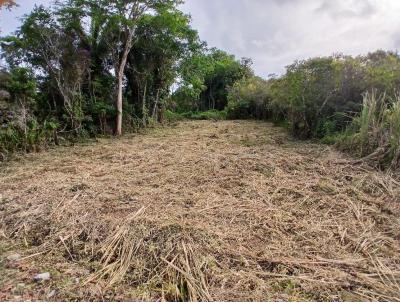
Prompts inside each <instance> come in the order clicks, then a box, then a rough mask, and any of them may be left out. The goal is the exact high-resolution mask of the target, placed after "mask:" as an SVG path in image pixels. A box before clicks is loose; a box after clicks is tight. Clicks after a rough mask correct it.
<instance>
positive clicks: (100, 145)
mask: <svg viewBox="0 0 400 302" xmlns="http://www.w3.org/2000/svg"><path fill="white" fill-rule="evenodd" d="M351 162H352V161H351V160H349V159H347V158H346V157H344V156H343V155H342V154H340V153H338V152H336V151H334V150H333V149H331V148H330V147H326V146H322V145H318V144H312V143H310V142H298V141H294V140H292V139H290V138H289V137H288V136H287V135H286V134H284V133H283V132H282V130H281V129H280V128H275V127H272V126H271V125H268V124H266V123H262V122H249V121H241V122H234V121H230V122H216V123H213V122H209V121H204V122H198V121H197V122H185V123H181V124H179V125H177V126H176V127H174V128H168V129H154V130H151V131H150V133H148V134H146V135H138V136H131V137H124V138H122V139H119V140H101V141H99V142H97V143H92V144H88V145H80V146H75V147H68V148H61V147H60V148H57V149H55V150H52V151H49V152H48V153H44V154H40V155H37V154H34V155H28V156H25V157H23V158H21V159H20V160H18V161H14V162H11V163H8V164H6V165H5V166H2V167H1V171H0V192H1V194H2V196H1V202H0V235H1V236H3V239H2V241H1V242H2V243H1V247H0V248H1V251H2V254H3V256H2V257H1V258H2V262H1V263H0V269H1V270H3V272H4V273H2V274H1V276H0V300H6V301H7V300H12V299H14V297H15V296H19V297H21V299H28V298H29V299H33V300H35V299H36V298H40V299H49V300H51V299H54V301H61V300H63V301H64V300H75V301H76V300H83V299H85V300H88V301H90V300H94V301H102V300H103V301H400V294H399V293H400V260H399V259H400V244H399V240H400V231H399V230H400V220H399V217H400V206H399V204H400V203H399V202H400V184H399V183H398V181H397V180H396V179H395V178H394V177H391V176H389V175H386V174H383V173H382V172H377V171H375V170H372V169H371V168H368V167H366V166H362V165H352V164H351ZM15 253H20V254H22V259H20V260H18V261H14V260H7V257H8V256H9V255H12V254H15ZM41 272H50V273H51V280H50V281H45V282H43V283H35V282H33V281H32V277H33V276H34V275H35V274H36V273H41ZM21 283H24V284H23V285H21ZM18 284H20V286H18Z"/></svg>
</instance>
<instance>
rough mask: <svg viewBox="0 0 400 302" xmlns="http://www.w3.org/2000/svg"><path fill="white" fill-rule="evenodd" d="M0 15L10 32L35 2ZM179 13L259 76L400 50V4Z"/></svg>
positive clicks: (238, 1)
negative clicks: (328, 58) (328, 59)
mask: <svg viewBox="0 0 400 302" xmlns="http://www.w3.org/2000/svg"><path fill="white" fill-rule="evenodd" d="M17 2H19V3H20V4H21V6H20V7H19V8H18V9H15V10H13V11H12V12H8V11H2V12H0V29H2V31H3V33H9V32H11V31H13V30H15V29H16V28H17V26H18V19H17V16H21V15H23V14H24V13H27V12H29V11H30V10H31V9H32V7H33V6H34V3H37V4H40V3H48V2H49V0H41V1H40V0H37V1H34V0H25V1H23V0H19V1H17ZM182 9H183V10H184V11H185V12H187V13H190V14H191V15H192V17H193V25H194V27H195V28H196V29H198V30H199V33H200V36H201V38H202V39H203V40H206V41H207V42H208V44H209V45H210V46H215V47H218V48H222V49H224V50H226V51H228V52H230V53H233V54H235V55H236V56H237V57H244V56H246V57H251V58H252V59H253V61H254V63H255V65H254V67H255V69H256V72H257V73H258V74H260V75H262V76H267V75H268V74H270V73H281V72H283V71H284V67H285V66H286V65H289V64H291V63H292V62H293V61H294V60H297V59H306V58H309V57H312V56H320V55H331V54H333V53H337V52H342V53H345V54H352V55H357V54H361V53H367V52H369V51H374V50H376V49H388V50H396V49H400V17H399V16H400V0H186V4H184V5H183V7H182Z"/></svg>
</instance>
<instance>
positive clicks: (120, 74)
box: [115, 29, 134, 136]
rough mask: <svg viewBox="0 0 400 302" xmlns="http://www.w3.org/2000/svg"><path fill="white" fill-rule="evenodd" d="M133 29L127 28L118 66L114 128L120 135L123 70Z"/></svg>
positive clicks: (130, 46) (129, 48) (130, 45)
mask: <svg viewBox="0 0 400 302" xmlns="http://www.w3.org/2000/svg"><path fill="white" fill-rule="evenodd" d="M133 32H134V30H133V29H129V32H128V37H127V39H126V43H125V49H124V53H123V54H122V58H121V62H120V64H119V67H118V74H117V76H118V93H117V102H116V104H115V105H116V106H115V107H116V109H117V120H116V128H115V135H117V136H120V135H122V88H123V84H124V71H125V66H126V61H127V60H128V55H129V52H130V51H131V48H132V39H133Z"/></svg>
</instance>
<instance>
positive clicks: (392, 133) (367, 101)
mask: <svg viewBox="0 0 400 302" xmlns="http://www.w3.org/2000/svg"><path fill="white" fill-rule="evenodd" d="M337 145H338V147H339V148H340V149H342V150H345V151H347V152H351V153H353V154H354V155H356V156H358V157H365V159H366V160H368V161H370V162H371V163H373V164H377V165H379V166H381V167H384V168H391V169H398V168H400V97H399V96H396V97H395V98H389V97H388V96H387V95H386V94H381V95H378V94H377V93H376V91H374V92H372V93H366V94H365V95H364V102H363V108H362V110H361V113H360V115H358V116H357V117H356V118H354V120H353V122H352V123H351V125H350V126H349V127H348V129H347V130H346V132H345V133H343V134H342V135H340V136H339V139H338V143H337Z"/></svg>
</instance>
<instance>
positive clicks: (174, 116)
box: [165, 110, 186, 122]
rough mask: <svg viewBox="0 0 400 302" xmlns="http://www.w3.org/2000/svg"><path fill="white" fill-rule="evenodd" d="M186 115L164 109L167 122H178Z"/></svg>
mask: <svg viewBox="0 0 400 302" xmlns="http://www.w3.org/2000/svg"><path fill="white" fill-rule="evenodd" d="M185 118H186V117H185V115H184V114H182V113H177V112H173V111H171V110H166V111H165V119H166V120H167V122H178V121H182V120H184V119H185Z"/></svg>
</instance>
